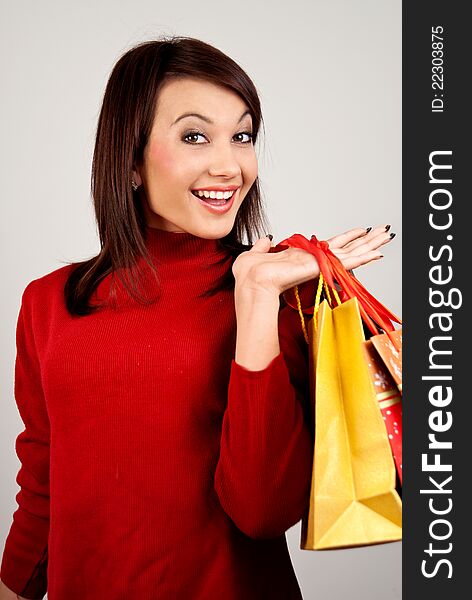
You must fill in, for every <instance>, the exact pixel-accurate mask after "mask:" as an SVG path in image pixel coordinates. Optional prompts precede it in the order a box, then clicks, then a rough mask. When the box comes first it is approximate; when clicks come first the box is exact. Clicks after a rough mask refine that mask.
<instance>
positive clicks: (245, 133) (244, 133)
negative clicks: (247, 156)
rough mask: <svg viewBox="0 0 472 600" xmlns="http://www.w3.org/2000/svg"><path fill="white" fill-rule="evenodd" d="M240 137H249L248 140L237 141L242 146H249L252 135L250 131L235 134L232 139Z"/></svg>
mask: <svg viewBox="0 0 472 600" xmlns="http://www.w3.org/2000/svg"><path fill="white" fill-rule="evenodd" d="M240 135H247V136H248V137H249V139H248V140H244V141H243V140H239V141H240V142H241V143H242V144H250V143H251V142H252V140H253V137H254V135H253V134H252V133H251V132H250V131H241V133H237V134H236V135H235V136H234V137H237V136H240Z"/></svg>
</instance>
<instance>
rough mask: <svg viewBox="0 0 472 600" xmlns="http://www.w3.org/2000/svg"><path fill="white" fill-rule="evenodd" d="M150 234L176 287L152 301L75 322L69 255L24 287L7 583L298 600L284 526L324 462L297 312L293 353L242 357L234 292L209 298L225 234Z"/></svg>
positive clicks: (126, 594)
mask: <svg viewBox="0 0 472 600" xmlns="http://www.w3.org/2000/svg"><path fill="white" fill-rule="evenodd" d="M146 231H147V235H146V243H147V245H148V248H149V250H150V252H151V255H152V257H153V260H155V261H156V264H157V268H158V272H159V275H160V278H161V281H162V293H161V295H160V297H159V298H158V300H157V301H156V302H155V303H154V304H152V305H149V306H143V305H142V304H138V303H137V302H136V301H135V300H132V299H130V298H129V297H127V296H126V293H125V292H124V291H123V288H120V289H119V293H118V296H117V304H116V307H115V308H112V307H110V306H107V307H106V308H105V309H102V310H99V311H98V312H97V313H95V314H93V315H89V316H85V317H71V316H70V315H69V313H68V312H67V310H66V307H65V303H64V298H63V286H64V283H65V280H66V277H67V275H68V274H69V272H70V270H71V269H72V266H71V265H66V266H64V267H61V268H59V269H56V270H55V271H53V272H51V273H49V274H47V275H45V276H43V277H40V278H39V279H35V280H33V281H31V282H30V283H29V284H28V285H27V286H26V288H25V290H24V292H23V295H22V300H21V308H20V312H19V316H18V323H17V333H16V344H17V354H16V363H15V398H16V402H17V405H18V409H19V412H20V415H21V418H22V420H23V422H24V425H25V429H24V431H22V432H21V433H20V434H19V435H18V438H17V440H16V451H17V454H18V457H19V459H20V462H21V467H20V470H19V472H18V475H17V479H16V481H17V483H18V484H19V486H20V491H19V492H18V494H17V496H16V500H17V503H18V508H17V510H16V511H15V512H14V514H13V522H12V525H11V529H10V532H9V534H8V537H7V539H6V542H5V548H4V553H3V559H2V563H1V572H0V578H1V579H2V581H3V582H4V583H5V584H6V585H7V587H9V588H10V589H12V590H14V591H15V592H17V593H18V594H20V595H22V596H25V597H26V598H42V597H43V596H44V594H45V593H46V591H47V592H48V598H49V600H103V599H104V598H106V599H107V600H174V599H175V600H219V599H224V600H262V599H271V600H276V599H281V600H290V599H295V598H297V599H299V598H301V597H302V596H301V593H300V589H299V586H298V583H297V579H296V576H295V573H294V570H293V567H292V563H291V560H290V556H289V553H288V549H287V543H286V539H285V534H284V532H285V531H286V530H287V529H288V528H290V527H291V526H292V525H294V524H295V523H297V522H298V521H299V520H300V518H301V517H302V516H303V513H304V511H305V509H306V507H307V503H308V499H309V488H310V479H311V469H312V459H313V436H312V431H311V427H310V425H309V421H310V419H309V382H308V377H307V373H308V367H307V358H308V351H307V346H306V343H305V341H304V339H303V334H302V329H301V324H300V321H299V315H298V313H297V312H296V311H294V310H293V309H292V308H290V307H284V308H282V309H281V310H280V311H279V338H280V347H281V353H280V354H279V355H278V356H277V357H275V358H274V359H273V360H272V361H271V363H270V364H269V365H268V366H267V367H266V368H265V369H263V370H259V371H251V370H248V369H246V368H244V367H243V366H241V365H239V364H238V363H237V362H235V360H234V351H235V341H236V317H235V310H234V291H222V292H220V293H218V294H216V295H214V296H211V297H207V298H199V297H198V294H199V293H201V292H203V291H204V290H206V289H208V288H209V287H210V286H211V285H212V284H213V283H214V282H215V281H216V278H218V277H219V276H221V275H222V273H223V272H225V271H226V270H227V269H230V268H231V258H230V257H229V255H227V254H226V252H225V251H223V250H222V249H220V248H219V247H218V245H217V241H216V240H207V239H202V238H198V237H195V236H194V235H192V234H190V233H175V232H166V231H162V230H159V229H153V228H151V227H147V229H146ZM225 257H226V259H225ZM139 260H140V261H141V260H142V259H139ZM147 272H148V273H150V271H147ZM145 282H146V285H150V286H151V288H153V286H154V285H155V284H154V283H153V282H152V279H151V277H150V276H149V277H147V276H146V279H145ZM109 284H110V278H109V277H108V278H105V279H104V280H103V281H102V282H101V283H100V285H99V287H98V288H97V290H96V291H95V293H94V295H93V296H92V300H94V299H97V300H100V301H102V300H104V299H105V298H106V292H107V291H108V289H109ZM153 289H154V288H153ZM156 289H157V288H156Z"/></svg>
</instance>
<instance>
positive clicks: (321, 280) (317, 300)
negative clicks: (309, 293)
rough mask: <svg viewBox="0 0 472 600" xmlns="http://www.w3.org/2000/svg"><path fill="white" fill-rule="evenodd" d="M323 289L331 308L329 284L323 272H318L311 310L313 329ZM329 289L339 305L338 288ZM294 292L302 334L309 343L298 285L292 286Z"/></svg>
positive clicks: (315, 324) (316, 326) (316, 322)
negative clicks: (312, 308)
mask: <svg viewBox="0 0 472 600" xmlns="http://www.w3.org/2000/svg"><path fill="white" fill-rule="evenodd" d="M323 289H324V291H325V294H326V301H327V302H328V304H329V306H330V307H331V308H333V301H332V299H331V294H330V291H329V285H328V284H327V283H326V280H325V278H324V277H323V274H322V273H321V272H320V275H319V277H318V286H317V288H316V295H315V305H314V310H313V323H314V327H315V329H317V328H318V311H319V308H320V302H321V293H322V291H323ZM331 291H332V292H333V296H334V298H335V300H336V305H337V306H339V305H340V304H341V299H340V297H339V294H338V290H337V289H336V288H331ZM294 293H295V298H296V299H297V309H298V314H299V315H300V320H301V324H302V329H303V336H304V338H305V342H306V343H307V344H309V340H308V333H307V330H306V322H305V316H304V314H303V310H302V303H301V301H300V294H299V293H298V285H295V286H294Z"/></svg>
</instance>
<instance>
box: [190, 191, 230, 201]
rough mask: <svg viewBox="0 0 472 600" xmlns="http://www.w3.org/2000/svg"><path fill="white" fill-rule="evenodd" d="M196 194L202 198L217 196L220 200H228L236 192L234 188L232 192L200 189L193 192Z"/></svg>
mask: <svg viewBox="0 0 472 600" xmlns="http://www.w3.org/2000/svg"><path fill="white" fill-rule="evenodd" d="M193 193H194V194H195V195H196V196H200V198H216V199H218V200H222V199H224V200H228V198H231V196H232V195H233V194H234V190H233V191H231V192H215V191H214V190H212V191H208V190H198V191H195V192H193Z"/></svg>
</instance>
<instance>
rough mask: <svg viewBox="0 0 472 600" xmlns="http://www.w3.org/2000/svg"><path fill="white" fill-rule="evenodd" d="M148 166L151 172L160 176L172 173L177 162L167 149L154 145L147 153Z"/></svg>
mask: <svg viewBox="0 0 472 600" xmlns="http://www.w3.org/2000/svg"><path fill="white" fill-rule="evenodd" d="M149 164H150V166H151V169H152V171H154V172H156V173H159V174H162V173H170V172H172V171H173V170H174V169H175V166H176V164H177V161H176V160H175V156H174V154H173V153H172V152H171V151H170V150H169V148H167V147H166V146H163V145H159V144H155V145H154V146H153V147H152V148H151V149H150V152H149Z"/></svg>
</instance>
